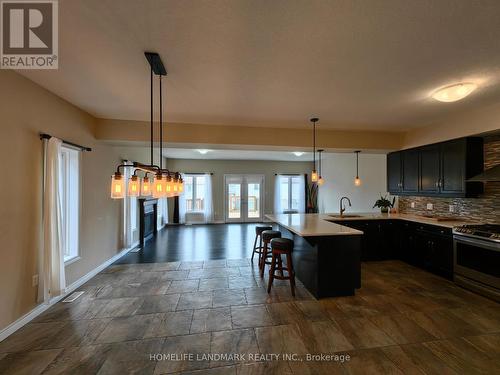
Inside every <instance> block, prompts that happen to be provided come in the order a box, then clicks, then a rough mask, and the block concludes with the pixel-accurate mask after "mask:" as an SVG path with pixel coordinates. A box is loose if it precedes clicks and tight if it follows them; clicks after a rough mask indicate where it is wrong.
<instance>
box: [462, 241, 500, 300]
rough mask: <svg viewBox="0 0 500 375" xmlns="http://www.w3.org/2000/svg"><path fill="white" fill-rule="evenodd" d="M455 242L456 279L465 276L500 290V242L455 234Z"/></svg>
mask: <svg viewBox="0 0 500 375" xmlns="http://www.w3.org/2000/svg"><path fill="white" fill-rule="evenodd" d="M453 242H454V254H453V255H454V274H455V281H457V278H458V279H459V280H460V281H463V279H464V278H465V279H469V280H470V281H471V282H476V283H475V284H478V285H477V286H483V287H487V288H488V287H490V288H493V289H497V290H496V291H495V292H499V291H500V243H499V242H493V241H484V240H481V239H475V238H469V237H466V236H461V235H455V236H454V241H453ZM481 284H483V285H481Z"/></svg>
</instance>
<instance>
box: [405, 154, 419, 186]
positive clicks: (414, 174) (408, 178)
mask: <svg viewBox="0 0 500 375" xmlns="http://www.w3.org/2000/svg"><path fill="white" fill-rule="evenodd" d="M402 155H403V163H402V164H403V168H402V170H403V179H402V182H403V192H405V193H417V192H418V159H419V152H418V149H412V150H406V151H403V152H402Z"/></svg>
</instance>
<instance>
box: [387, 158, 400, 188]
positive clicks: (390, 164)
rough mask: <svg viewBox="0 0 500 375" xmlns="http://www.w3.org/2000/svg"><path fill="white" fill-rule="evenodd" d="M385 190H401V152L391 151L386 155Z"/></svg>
mask: <svg viewBox="0 0 500 375" xmlns="http://www.w3.org/2000/svg"><path fill="white" fill-rule="evenodd" d="M387 191H389V192H390V193H397V192H400V191H401V152H391V153H389V154H388V155H387Z"/></svg>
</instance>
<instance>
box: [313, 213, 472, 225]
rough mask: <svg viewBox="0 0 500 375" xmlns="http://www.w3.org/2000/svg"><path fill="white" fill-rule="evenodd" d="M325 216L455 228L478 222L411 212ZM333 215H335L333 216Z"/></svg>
mask: <svg viewBox="0 0 500 375" xmlns="http://www.w3.org/2000/svg"><path fill="white" fill-rule="evenodd" d="M321 215H323V216H324V219H326V220H335V221H351V220H388V219H392V220H407V221H412V222H414V223H420V224H430V225H437V226H440V227H445V228H453V227H458V226H460V225H465V224H477V223H475V222H471V221H466V220H462V219H456V220H455V219H453V220H439V219H438V217H436V218H432V217H425V216H419V215H411V214H382V213H373V212H371V213H352V214H351V215H357V216H356V217H349V215H350V214H349V213H346V215H347V216H344V217H338V216H335V215H338V214H335V213H331V214H321ZM332 215H333V216H332Z"/></svg>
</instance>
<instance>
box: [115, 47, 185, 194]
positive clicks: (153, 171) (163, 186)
mask: <svg viewBox="0 0 500 375" xmlns="http://www.w3.org/2000/svg"><path fill="white" fill-rule="evenodd" d="M144 54H145V55H146V59H147V60H148V63H149V65H150V66H151V79H150V85H151V98H150V99H151V103H150V104H151V106H150V110H151V116H150V154H151V161H150V164H149V165H148V164H142V163H137V162H134V163H132V164H120V165H118V166H117V167H116V172H115V173H114V174H113V175H112V176H111V198H113V199H123V198H125V196H129V197H138V196H145V197H147V196H153V198H164V197H176V196H179V195H180V194H182V192H183V191H184V182H183V181H182V177H181V174H180V173H179V172H171V171H169V170H168V169H166V168H163V155H162V149H163V98H162V86H161V81H162V76H166V75H167V71H166V69H165V66H164V65H163V62H162V61H161V58H160V55H158V54H157V53H156V52H145V53H144ZM155 75H156V76H158V79H159V83H160V94H159V98H160V122H159V138H160V142H159V144H160V147H159V153H160V163H159V164H160V165H155V164H154V160H153V154H154V152H153V151H154V149H153V140H154V122H153V109H154V108H153V97H154V95H153V94H154V92H153V78H154V76H155ZM124 168H133V169H134V172H133V174H132V176H131V177H130V179H129V180H128V181H125V179H124V176H123V175H122V173H121V172H120V170H123V169H124ZM138 173H141V174H143V177H142V178H141V177H140V176H139V175H138ZM125 183H127V189H125Z"/></svg>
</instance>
